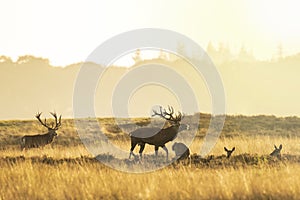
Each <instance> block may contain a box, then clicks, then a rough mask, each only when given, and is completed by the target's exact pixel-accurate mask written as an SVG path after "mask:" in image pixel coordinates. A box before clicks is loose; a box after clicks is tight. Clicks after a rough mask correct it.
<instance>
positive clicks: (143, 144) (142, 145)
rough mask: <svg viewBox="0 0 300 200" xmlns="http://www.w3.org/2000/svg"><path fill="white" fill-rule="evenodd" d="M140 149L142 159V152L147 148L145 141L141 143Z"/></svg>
mask: <svg viewBox="0 0 300 200" xmlns="http://www.w3.org/2000/svg"><path fill="white" fill-rule="evenodd" d="M140 146H141V147H140V151H139V154H140V158H141V159H142V153H143V151H144V149H145V143H141V144H140Z"/></svg>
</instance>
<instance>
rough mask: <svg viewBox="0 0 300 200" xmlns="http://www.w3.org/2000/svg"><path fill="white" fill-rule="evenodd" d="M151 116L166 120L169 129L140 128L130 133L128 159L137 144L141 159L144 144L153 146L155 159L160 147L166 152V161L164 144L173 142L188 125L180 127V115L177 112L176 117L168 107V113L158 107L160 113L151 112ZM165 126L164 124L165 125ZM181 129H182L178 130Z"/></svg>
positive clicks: (171, 108) (167, 153)
mask: <svg viewBox="0 0 300 200" xmlns="http://www.w3.org/2000/svg"><path fill="white" fill-rule="evenodd" d="M152 116H159V117H161V118H163V119H165V120H166V122H168V123H169V124H170V126H169V127H164V128H162V129H160V128H148V127H146V128H140V129H137V130H135V131H132V132H131V133H130V134H129V135H130V139H131V149H130V154H129V158H130V157H131V155H133V156H134V153H133V150H134V148H135V146H136V145H137V144H139V145H140V150H139V154H140V158H142V153H143V151H144V148H145V144H150V145H154V149H155V156H156V157H157V154H158V148H159V147H161V148H163V149H164V150H165V152H166V155H167V157H166V159H167V160H168V155H169V152H168V149H167V147H166V146H165V144H166V143H168V142H170V141H172V140H174V139H175V138H176V137H177V134H178V132H179V131H180V129H188V125H180V121H181V119H182V114H181V113H180V112H178V114H177V115H175V114H174V109H173V107H170V106H169V107H168V111H167V110H166V109H163V108H162V107H160V111H159V112H157V111H155V110H153V115H152ZM165 124H166V123H165ZM180 127H182V128H180Z"/></svg>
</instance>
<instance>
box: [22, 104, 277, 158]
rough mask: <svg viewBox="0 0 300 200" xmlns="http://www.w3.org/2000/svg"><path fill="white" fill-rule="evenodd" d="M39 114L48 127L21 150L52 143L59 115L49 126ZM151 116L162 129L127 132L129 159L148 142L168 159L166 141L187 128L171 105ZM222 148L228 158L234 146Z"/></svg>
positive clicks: (180, 151) (183, 150) (25, 140)
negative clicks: (159, 119) (161, 150)
mask: <svg viewBox="0 0 300 200" xmlns="http://www.w3.org/2000/svg"><path fill="white" fill-rule="evenodd" d="M41 114H42V113H38V114H36V116H35V117H36V118H37V119H38V121H39V122H40V123H41V124H42V125H43V126H44V127H46V128H47V129H48V132H47V133H45V134H38V135H25V136H23V137H22V138H21V150H22V151H23V150H24V149H29V148H37V147H44V146H45V145H48V144H50V143H52V141H53V139H54V137H55V136H57V133H56V131H57V130H58V128H59V127H60V126H61V115H60V116H59V117H57V114H56V113H50V114H51V115H52V116H53V117H54V119H55V121H54V122H53V123H52V125H51V126H49V125H47V120H46V118H45V120H44V121H42V120H41V118H40V117H41ZM153 116H159V117H161V118H163V119H164V120H165V124H164V127H163V128H162V129H161V128H154V127H144V128H140V129H137V130H135V131H132V132H131V133H130V134H129V136H130V139H131V148H130V154H129V159H130V157H131V156H132V155H133V156H134V157H136V155H135V154H134V153H133V150H134V148H135V147H136V145H139V146H140V150H139V156H140V159H142V153H143V151H144V148H145V145H146V144H149V145H153V146H154V150H155V156H156V157H157V154H158V149H159V147H161V148H163V150H164V151H165V152H166V159H167V160H168V155H169V152H168V149H167V147H166V143H168V142H170V141H173V140H174V139H175V138H176V137H177V134H178V133H179V132H180V131H183V130H188V129H189V126H188V125H187V124H180V122H181V120H182V118H183V115H182V114H181V113H180V112H178V113H177V114H174V109H173V107H170V106H168V110H166V109H163V108H162V107H160V109H159V111H155V110H153V115H152V117H153ZM274 147H275V150H274V151H273V152H272V153H271V154H270V155H271V156H277V157H278V156H280V151H281V149H282V145H281V144H280V146H279V148H277V147H276V145H274ZM172 150H173V151H174V152H175V155H176V157H175V159H176V160H177V159H178V160H181V159H186V158H188V157H189V156H190V150H189V148H188V147H187V146H186V145H185V144H183V143H177V142H175V143H174V144H173V146H172ZM224 150H225V152H226V154H227V158H230V156H231V154H232V153H233V152H234V150H235V147H233V148H232V149H231V150H229V149H227V148H226V147H224Z"/></svg>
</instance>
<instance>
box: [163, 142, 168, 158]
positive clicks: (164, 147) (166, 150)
mask: <svg viewBox="0 0 300 200" xmlns="http://www.w3.org/2000/svg"><path fill="white" fill-rule="evenodd" d="M162 148H163V149H164V150H165V152H166V154H167V161H168V159H169V151H168V149H167V147H166V146H165V145H164V146H162Z"/></svg>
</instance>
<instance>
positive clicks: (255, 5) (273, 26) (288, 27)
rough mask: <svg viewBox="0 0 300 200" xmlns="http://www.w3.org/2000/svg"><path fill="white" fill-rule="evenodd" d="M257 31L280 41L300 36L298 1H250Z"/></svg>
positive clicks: (299, 3)
mask: <svg viewBox="0 0 300 200" xmlns="http://www.w3.org/2000/svg"><path fill="white" fill-rule="evenodd" d="M250 4H251V6H250V7H252V12H253V14H254V16H256V21H257V24H258V25H259V27H258V28H259V29H260V30H262V31H265V32H266V33H268V34H269V36H271V37H274V39H277V40H280V41H287V42H289V41H290V40H293V39H294V37H296V36H297V37H298V36H299V34H300V29H299V25H298V24H299V19H300V12H299V10H298V9H299V5H300V2H299V1H293V0H289V1H273V0H265V1H251V2H250Z"/></svg>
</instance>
